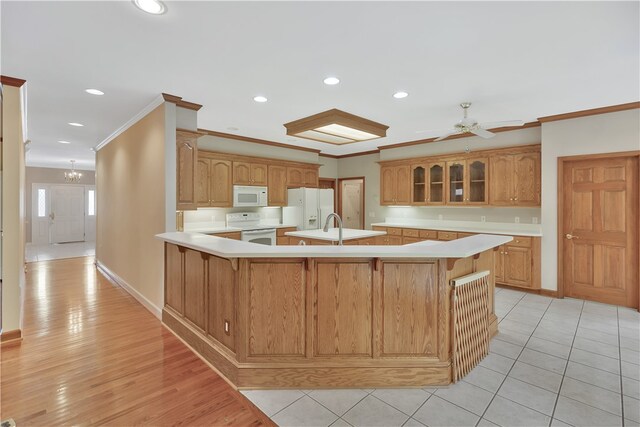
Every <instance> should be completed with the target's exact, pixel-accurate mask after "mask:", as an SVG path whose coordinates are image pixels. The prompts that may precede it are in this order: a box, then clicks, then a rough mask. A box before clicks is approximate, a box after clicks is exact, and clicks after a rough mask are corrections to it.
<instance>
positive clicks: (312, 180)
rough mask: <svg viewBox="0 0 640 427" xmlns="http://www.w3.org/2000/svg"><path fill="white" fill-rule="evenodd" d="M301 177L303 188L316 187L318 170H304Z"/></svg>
mask: <svg viewBox="0 0 640 427" xmlns="http://www.w3.org/2000/svg"><path fill="white" fill-rule="evenodd" d="M303 177H304V185H305V187H317V186H318V169H304V172H303Z"/></svg>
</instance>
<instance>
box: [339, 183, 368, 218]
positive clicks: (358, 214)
mask: <svg viewBox="0 0 640 427" xmlns="http://www.w3.org/2000/svg"><path fill="white" fill-rule="evenodd" d="M362 205H363V194H362V180H361V179H354V180H349V181H346V180H345V181H342V222H343V224H344V228H355V229H362V228H364V227H363V224H362V209H363V206H362Z"/></svg>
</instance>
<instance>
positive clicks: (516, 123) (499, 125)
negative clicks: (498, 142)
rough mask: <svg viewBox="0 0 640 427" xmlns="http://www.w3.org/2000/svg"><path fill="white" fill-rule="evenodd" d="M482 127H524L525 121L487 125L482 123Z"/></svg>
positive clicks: (508, 121)
mask: <svg viewBox="0 0 640 427" xmlns="http://www.w3.org/2000/svg"><path fill="white" fill-rule="evenodd" d="M480 126H482V127H483V128H485V129H495V128H505V127H511V126H524V120H507V121H504V122H487V123H480Z"/></svg>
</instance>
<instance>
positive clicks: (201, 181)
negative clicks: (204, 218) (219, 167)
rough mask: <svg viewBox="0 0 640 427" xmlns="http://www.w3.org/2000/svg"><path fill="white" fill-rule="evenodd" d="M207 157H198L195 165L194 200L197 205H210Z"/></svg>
mask: <svg viewBox="0 0 640 427" xmlns="http://www.w3.org/2000/svg"><path fill="white" fill-rule="evenodd" d="M209 173H210V172H209V159H198V165H197V167H196V200H197V202H198V207H206V206H211V197H210V195H211V194H210V191H211V190H210V187H211V186H210V182H211V181H210V179H209Z"/></svg>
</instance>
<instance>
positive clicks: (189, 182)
mask: <svg viewBox="0 0 640 427" xmlns="http://www.w3.org/2000/svg"><path fill="white" fill-rule="evenodd" d="M197 163H198V139H197V137H196V136H195V135H192V134H189V133H186V132H177V133H176V181H177V182H176V209H177V210H179V211H180V210H194V209H197V207H198V204H197V202H196V167H197V166H196V165H197Z"/></svg>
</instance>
